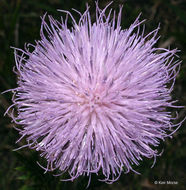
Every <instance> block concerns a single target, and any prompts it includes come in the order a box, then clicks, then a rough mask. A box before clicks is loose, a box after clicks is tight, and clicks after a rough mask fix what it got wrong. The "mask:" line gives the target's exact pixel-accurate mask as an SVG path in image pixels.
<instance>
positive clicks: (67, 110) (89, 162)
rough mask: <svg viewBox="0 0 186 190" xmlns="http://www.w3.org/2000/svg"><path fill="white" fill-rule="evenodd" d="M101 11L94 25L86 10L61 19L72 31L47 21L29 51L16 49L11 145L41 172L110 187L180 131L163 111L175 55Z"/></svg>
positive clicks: (176, 64)
mask: <svg viewBox="0 0 186 190" xmlns="http://www.w3.org/2000/svg"><path fill="white" fill-rule="evenodd" d="M106 9H108V6H107V7H106V8H105V9H103V10H101V9H100V8H99V7H98V5H97V8H96V21H95V22H94V23H92V22H91V17H90V13H89V8H87V10H86V11H85V12H84V13H83V14H81V13H79V12H78V13H79V14H80V19H79V22H76V21H75V19H74V18H73V16H72V15H71V13H69V12H67V11H63V12H66V14H67V16H70V18H71V19H72V23H73V26H72V27H71V28H68V26H67V18H68V17H66V19H64V20H63V19H62V21H57V20H55V19H54V18H53V17H51V16H48V19H49V24H47V23H46V21H45V17H43V19H42V25H41V40H40V41H37V43H36V45H32V47H33V48H34V50H33V51H32V52H30V51H29V49H28V48H25V50H20V49H16V48H15V60H16V67H17V71H16V72H17V75H18V87H17V88H15V89H13V90H12V91H13V93H14V98H13V101H14V104H13V106H15V107H16V109H17V114H12V118H13V120H14V122H15V123H16V124H18V125H20V126H21V127H20V129H19V131H20V132H19V133H20V135H21V138H20V139H19V140H18V141H20V140H21V139H22V138H23V137H26V140H27V143H28V144H26V145H24V146H28V147H30V148H33V149H35V150H37V151H39V152H41V156H42V157H45V158H46V160H47V163H48V164H47V167H46V168H45V169H46V171H52V170H55V169H59V170H60V171H68V172H69V174H70V176H71V180H73V179H75V178H77V177H78V176H80V175H88V176H91V174H92V173H96V174H97V173H98V172H102V173H103V175H104V176H105V181H107V182H112V181H114V180H116V179H117V178H118V177H119V176H120V174H121V172H122V171H124V172H126V173H127V172H129V171H131V170H132V171H134V170H133V168H132V165H134V164H135V165H139V161H140V160H142V158H143V157H146V158H156V156H157V155H158V152H157V150H156V147H157V146H158V145H159V144H160V141H161V140H164V139H165V138H166V137H171V136H172V134H173V133H174V132H175V131H176V130H177V129H178V128H179V126H180V125H181V123H179V124H177V125H173V124H172V121H173V119H174V118H172V116H171V113H170V112H168V111H167V109H166V108H168V107H177V106H174V105H173V103H174V102H175V101H172V100H171V96H170V93H171V91H172V90H173V86H174V81H175V78H176V75H177V73H178V70H177V68H178V67H179V66H180V62H179V61H174V57H175V54H176V52H177V50H175V49H174V50H169V49H163V48H156V47H154V45H155V44H156V42H157V40H158V38H157V37H156V35H157V32H158V29H159V28H157V29H155V30H154V31H152V32H151V33H149V34H147V35H145V34H144V30H142V29H141V24H142V23H143V21H141V22H140V21H139V17H138V18H137V19H136V20H135V22H134V23H133V24H132V25H131V26H130V27H129V28H128V29H125V30H123V29H121V26H120V22H121V11H122V8H120V11H119V14H118V16H117V17H116V16H115V13H114V14H113V15H114V16H113V17H111V15H112V12H111V10H110V12H109V14H108V15H106V14H105V11H106ZM17 50H18V51H19V52H20V51H21V52H22V54H21V55H20V54H18V53H17ZM170 84H172V85H170ZM175 127H176V128H175Z"/></svg>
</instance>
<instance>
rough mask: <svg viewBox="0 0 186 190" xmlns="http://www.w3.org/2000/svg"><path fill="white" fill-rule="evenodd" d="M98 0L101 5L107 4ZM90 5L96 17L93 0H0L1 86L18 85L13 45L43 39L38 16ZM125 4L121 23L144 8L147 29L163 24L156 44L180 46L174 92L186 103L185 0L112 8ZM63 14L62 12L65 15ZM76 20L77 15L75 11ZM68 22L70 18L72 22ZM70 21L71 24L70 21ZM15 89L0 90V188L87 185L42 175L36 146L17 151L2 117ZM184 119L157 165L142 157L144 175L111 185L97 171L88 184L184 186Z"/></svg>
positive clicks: (98, 189) (130, 0)
mask: <svg viewBox="0 0 186 190" xmlns="http://www.w3.org/2000/svg"><path fill="white" fill-rule="evenodd" d="M108 2H110V1H107V0H100V1H99V5H100V7H101V8H103V7H105V5H107V4H108ZM86 3H89V5H90V6H91V12H92V16H93V17H94V16H95V3H94V1H92V0H82V1H80V0H79V1H78V0H0V91H1V92H2V91H4V90H7V89H10V88H15V87H16V75H15V74H14V73H13V71H12V70H13V66H14V65H15V61H14V56H13V49H11V48H10V47H11V46H13V47H18V48H21V49H23V48H24V44H25V42H26V43H33V44H34V43H35V40H39V39H40V35H39V34H40V25H41V19H40V16H43V14H44V13H46V12H47V13H48V14H51V15H53V16H54V17H55V18H57V19H60V16H61V13H59V12H57V11H56V9H65V10H70V11H71V8H75V9H77V10H79V11H81V12H83V11H84V10H85V7H86V6H85V4H86ZM119 4H123V5H124V8H123V15H122V27H123V28H127V27H129V26H130V24H131V23H132V22H133V21H134V20H135V18H136V17H137V16H138V15H139V13H141V12H142V16H141V20H142V19H147V21H146V23H145V24H146V33H148V32H150V31H152V30H153V29H155V28H156V27H157V26H158V24H159V23H160V24H161V25H160V26H161V29H160V31H159V35H161V39H160V40H159V42H158V44H157V46H158V47H164V48H169V47H170V48H171V49H173V48H176V47H177V48H178V49H180V50H181V52H179V56H180V59H181V60H183V62H182V67H181V71H180V73H179V75H178V76H177V81H176V84H175V88H174V91H173V93H172V96H173V97H174V98H175V99H178V100H179V105H186V1H185V0H116V1H113V4H112V5H111V7H113V8H114V9H116V10H118V7H119ZM63 16H64V15H63ZM73 16H74V17H75V18H76V19H78V14H77V13H75V12H74V13H73ZM69 22H70V21H69ZM69 24H70V23H69ZM11 96H12V94H11V93H6V94H0V190H13V189H15V190H66V189H67V190H68V189H69V190H76V189H77V190H83V189H85V188H86V185H87V183H88V178H87V177H86V176H85V177H80V178H78V179H77V180H75V181H74V182H61V181H60V179H62V178H65V177H67V174H64V175H63V176H61V177H54V176H53V175H52V173H47V174H43V172H44V171H43V170H42V169H41V168H40V167H39V166H38V165H37V163H36V161H37V160H38V161H40V162H41V163H45V161H44V160H42V159H41V158H40V157H39V154H38V153H37V152H35V151H34V150H29V149H23V150H19V151H17V152H13V151H12V150H13V149H14V148H17V147H19V146H21V145H22V143H23V141H22V142H20V143H18V144H15V141H16V140H17V139H18V137H19V135H18V132H17V131H16V130H14V129H13V123H11V119H10V118H8V116H5V117H3V114H4V112H5V110H6V109H7V108H8V107H9V106H10V105H11ZM185 115H186V109H185V108H184V109H180V110H179V118H178V120H179V121H180V120H181V119H183V118H184V116H185ZM185 127H186V122H184V123H183V125H182V127H181V128H180V129H179V130H178V131H177V132H176V133H175V134H174V135H173V136H174V138H173V139H167V140H166V142H162V143H161V147H159V150H160V151H161V150H162V149H164V153H163V155H162V156H161V157H157V162H156V164H155V166H154V168H152V169H151V168H150V167H151V165H152V163H153V160H148V159H144V161H143V162H141V165H140V166H139V167H135V169H136V170H137V171H139V172H141V175H136V174H134V173H132V172H131V173H129V174H127V175H126V174H122V175H121V177H120V179H119V180H118V181H116V182H115V183H113V184H111V185H108V184H105V183H102V182H99V181H98V180H97V179H98V178H99V177H98V176H96V175H93V176H92V181H91V183H90V186H89V187H88V189H95V190H118V189H120V190H130V189H131V190H136V189H137V190H140V189H144V190H151V189H152V190H153V189H155V190H156V189H160V190H164V189H165V190H166V189H169V190H171V189H173V190H174V189H178V190H184V189H186V128H185ZM155 181H160V182H161V181H162V182H163V181H176V182H177V183H178V184H177V185H160V184H158V185H156V184H154V182H155Z"/></svg>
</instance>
